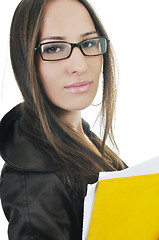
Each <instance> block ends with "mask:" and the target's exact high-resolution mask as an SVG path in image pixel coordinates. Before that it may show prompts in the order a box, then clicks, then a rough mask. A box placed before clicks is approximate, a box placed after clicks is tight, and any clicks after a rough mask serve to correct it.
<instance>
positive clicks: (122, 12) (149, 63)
mask: <svg viewBox="0 0 159 240" xmlns="http://www.w3.org/2000/svg"><path fill="white" fill-rule="evenodd" d="M19 2H20V1H19V0H12V1H11V0H9V2H8V1H3V3H1V8H0V36H1V37H0V118H1V117H2V116H3V115H4V114H5V113H6V112H7V111H8V110H9V109H11V108H12V107H13V106H15V105H16V104H17V103H19V102H20V101H21V100H22V98H21V96H20V93H19V90H18V88H17V86H16V83H15V80H14V76H13V73H12V69H11V67H10V60H9V47H8V46H9V44H8V42H9V27H10V22H11V18H12V15H13V12H14V10H15V8H16V5H17V4H18V3H19ZM89 2H90V3H91V4H92V5H93V6H94V8H95V10H96V11H97V13H98V15H99V16H100V19H101V20H102V22H103V24H104V26H105V28H106V30H107V32H108V35H109V37H110V40H111V42H112V44H113V46H114V49H115V52H116V56H117V61H118V67H119V87H118V100H117V110H116V127H115V136H116V142H117V145H118V147H119V150H120V157H121V158H122V159H123V160H124V161H125V162H126V163H127V164H128V165H129V166H132V165H135V164H137V163H140V162H143V161H145V160H147V159H149V158H152V157H155V156H157V155H159V147H158V145H159V126H158V122H159V107H158V103H159V94H158V88H159V14H158V0H151V1H150V0H133V1H130V0H120V1H119V0H109V1H107V0H98V1H96V0H90V1H89ZM97 101H98V100H97ZM96 103H97V102H96ZM97 113H98V111H97V108H96V107H90V109H87V110H85V111H84V113H83V116H84V118H85V119H86V120H87V121H88V122H89V123H90V124H91V126H92V124H93V121H94V120H95V115H96V114H97ZM95 126H96V125H95ZM97 129H98V127H97V126H96V128H93V130H94V131H95V132H97V131H98V130H97ZM97 133H98V132H97ZM0 160H1V159H0ZM2 165H3V161H2V160H1V161H0V169H1V168H2ZM0 222H1V230H0V234H1V236H3V238H2V240H7V239H8V238H7V234H6V231H7V221H6V220H5V217H4V216H3V213H2V210H1V208H0Z"/></svg>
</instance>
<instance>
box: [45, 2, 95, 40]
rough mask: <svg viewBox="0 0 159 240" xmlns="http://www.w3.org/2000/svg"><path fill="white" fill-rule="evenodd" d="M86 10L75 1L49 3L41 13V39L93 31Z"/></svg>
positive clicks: (91, 22)
mask: <svg viewBox="0 0 159 240" xmlns="http://www.w3.org/2000/svg"><path fill="white" fill-rule="evenodd" d="M94 30H95V27H94V23H93V21H92V18H91V16H90V14H89V13H88V11H87V9H86V8H85V7H84V6H83V5H82V4H81V3H80V2H79V1H76V0H56V1H49V2H48V3H47V4H46V6H45V9H44V12H43V20H42V25H41V30H40V35H41V39H43V38H46V37H47V36H48V37H49V36H50V34H51V35H55V36H56V35H57V36H66V37H67V36H68V37H69V36H70V37H71V36H72V35H82V34H84V33H85V32H90V31H94Z"/></svg>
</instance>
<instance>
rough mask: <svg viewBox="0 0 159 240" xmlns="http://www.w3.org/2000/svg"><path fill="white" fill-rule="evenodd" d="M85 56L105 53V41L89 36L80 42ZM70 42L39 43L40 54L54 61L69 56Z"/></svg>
mask: <svg viewBox="0 0 159 240" xmlns="http://www.w3.org/2000/svg"><path fill="white" fill-rule="evenodd" d="M80 45H81V49H82V51H83V53H84V54H85V55H86V56H96V55H100V54H103V53H105V51H106V48H107V41H106V39H105V38H104V37H103V38H90V39H86V40H84V41H82V42H81V43H80ZM70 52H71V44H70V43H65V42H51V43H45V44H42V45H41V54H42V58H43V59H44V60H49V61H51V60H52V61H55V60H60V59H64V58H67V57H69V55H70Z"/></svg>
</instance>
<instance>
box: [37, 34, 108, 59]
mask: <svg viewBox="0 0 159 240" xmlns="http://www.w3.org/2000/svg"><path fill="white" fill-rule="evenodd" d="M101 38H103V39H105V40H106V42H107V46H108V43H109V42H110V40H108V39H107V38H106V37H102V36H101V37H94V38H87V39H85V40H83V41H81V42H79V43H70V42H66V41H51V42H45V43H41V44H39V45H38V46H37V47H36V48H35V52H36V51H39V52H40V56H41V58H42V60H43V61H60V60H64V59H67V58H69V57H70V56H71V54H72V51H73V49H74V48H75V47H78V48H79V49H80V50H81V52H82V53H83V55H84V56H88V57H93V56H99V55H103V54H104V53H106V51H107V48H106V50H105V51H104V52H103V53H100V54H95V55H87V54H85V53H84V51H83V50H82V47H81V45H82V43H83V42H85V41H88V40H92V39H101ZM51 43H67V44H69V45H70V46H71V50H70V54H69V55H68V56H67V57H64V58H60V59H55V60H47V59H45V58H43V56H42V52H41V46H42V45H46V44H51Z"/></svg>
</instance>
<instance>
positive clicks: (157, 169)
mask: <svg viewBox="0 0 159 240" xmlns="http://www.w3.org/2000/svg"><path fill="white" fill-rule="evenodd" d="M155 173H159V157H156V158H153V159H151V160H148V161H146V162H143V163H140V164H138V165H136V166H133V167H130V168H127V169H124V170H121V171H113V172H100V173H99V179H98V180H105V179H112V178H121V177H130V176H139V175H147V174H155ZM97 184H98V182H97V183H94V184H89V185H88V188H87V195H86V197H85V201H84V220H83V236H82V240H86V239H87V234H88V229H89V223H90V220H91V215H92V210H93V205H94V199H95V194H96V188H97Z"/></svg>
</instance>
